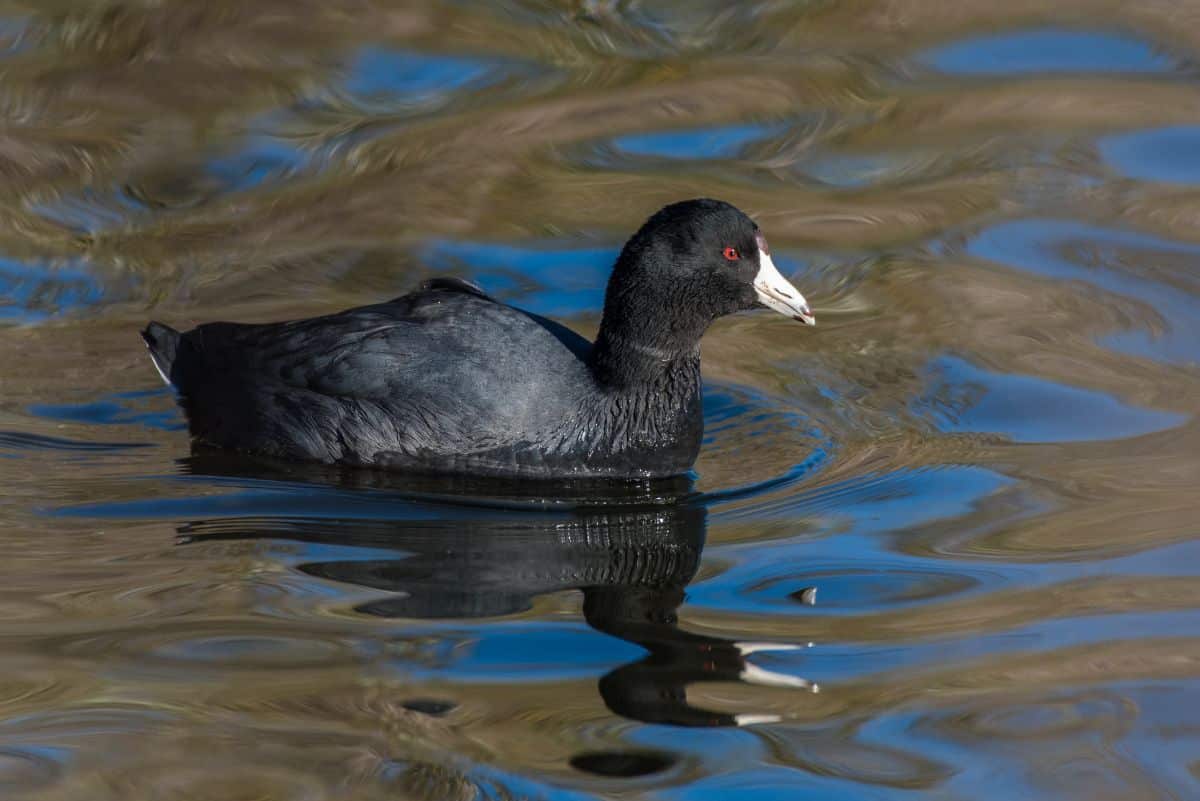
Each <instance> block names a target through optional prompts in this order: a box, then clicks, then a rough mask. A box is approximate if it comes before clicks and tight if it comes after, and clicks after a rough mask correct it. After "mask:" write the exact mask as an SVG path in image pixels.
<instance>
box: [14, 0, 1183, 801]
mask: <svg viewBox="0 0 1200 801" xmlns="http://www.w3.org/2000/svg"><path fill="white" fill-rule="evenodd" d="M1198 52H1200V12H1198V11H1197V9H1196V8H1195V7H1194V6H1193V4H1190V3H1177V2H1166V1H1165V0H1164V2H1148V3H1116V2H1085V1H1083V0H1071V2H1066V3H1054V4H1051V3H1021V2H1016V3H1011V2H1010V3H1001V4H996V3H990V2H989V3H984V2H978V0H966V2H959V3H954V4H945V3H937V2H931V1H930V0H862V2H853V3H851V2H819V3H785V2H774V1H773V0H759V1H758V2H748V3H739V4H736V5H730V4H726V3H717V2H699V3H694V2H689V3H683V2H679V3H667V2H654V3H651V2H645V3H638V2H620V1H614V2H608V1H601V0H595V1H591V2H587V1H584V0H580V2H571V3H564V2H549V1H548V0H546V1H543V2H538V1H536V0H529V2H518V1H517V0H510V2H496V3H487V4H484V3H475V2H466V1H464V2H453V3H450V2H446V3H436V2H427V3H421V2H414V3H407V4H406V3H401V2H399V1H398V0H338V1H337V2H329V1H328V0H326V1H325V2H320V3H317V2H310V1H309V0H287V2H283V0H256V2H253V3H233V2H224V0H212V1H210V2H206V3H194V2H186V0H164V1H163V2H156V3H141V2H132V0H131V1H130V2H125V3H120V2H104V3H101V2H85V1H84V0H38V2H33V0H7V1H6V2H2V3H0V88H2V89H3V91H0V118H2V122H0V182H2V184H3V187H4V190H5V191H3V192H2V193H0V204H2V206H3V214H0V482H2V484H3V486H4V488H5V491H4V493H3V495H2V496H0V536H2V538H3V539H2V542H3V544H4V553H5V559H4V560H3V563H2V564H0V578H2V580H0V638H2V641H3V648H0V796H2V797H3V798H5V799H88V801H102V800H103V799H109V798H111V799H133V798H138V799H140V798H156V799H158V798H161V799H183V798H196V799H201V798H202V799H214V798H221V799H289V801H292V800H297V799H310V798H311V799H316V798H329V799H334V798H336V799H375V798H413V799H438V800H439V801H440V799H475V798H481V799H482V798H492V799H505V798H512V799H539V798H541V799H584V798H600V797H625V798H633V797H647V798H658V799H689V801H694V800H695V799H723V798H763V799H768V798H772V799H773V798H779V799H784V798H787V799H791V798H808V797H812V798H821V799H834V800H836V801H841V800H843V799H845V800H852V801H859V800H860V799H892V798H934V799H960V798H961V799H967V798H970V799H980V798H986V799H997V801H1000V800H1001V799H1004V800H1006V799H1012V798H1038V799H1049V798H1054V799H1060V798H1061V799H1073V798H1078V799H1089V801H1091V800H1093V799H1122V801H1126V800H1129V799H1186V798H1195V797H1198V796H1200V724H1197V721H1196V713H1197V711H1198V710H1200V580H1198V579H1200V576H1198V575H1197V574H1198V573H1200V491H1198V490H1200V424H1198V423H1197V419H1196V415H1197V412H1198V411H1200V302H1198V298H1200V278H1198V276H1200V272H1198V265H1200V72H1198V68H1197V61H1196V54H1197V53H1198ZM701 194H704V195H712V196H716V197H721V198H724V199H727V200H729V201H732V202H734V203H736V204H738V205H739V206H741V207H742V208H744V209H746V210H747V211H749V212H751V213H752V214H754V215H755V216H756V217H757V219H758V220H759V222H760V223H761V225H762V226H763V228H764V230H765V231H766V232H767V234H768V236H770V239H771V242H772V245H773V247H774V250H775V251H776V252H777V254H779V255H778V257H777V262H778V263H779V264H780V266H781V269H782V270H783V271H784V272H785V273H787V274H789V276H790V277H792V278H793V279H794V281H795V283H796V284H797V285H798V286H800V287H801V288H802V289H803V290H804V291H805V293H806V294H807V295H808V296H809V298H810V299H811V300H812V301H813V302H814V306H815V309H816V313H817V315H818V317H819V318H820V321H821V325H820V326H819V327H818V328H816V329H812V330H810V329H804V328H802V327H800V326H797V325H795V324H794V323H791V322H790V321H788V320H785V319H783V318H780V317H776V316H773V315H771V314H769V313H764V314H759V315H746V316H740V317H735V318H732V319H727V320H724V321H722V322H720V323H719V324H718V325H716V326H715V327H714V329H713V330H712V331H711V332H710V333H709V335H708V336H707V338H706V340H705V343H704V357H705V371H706V380H707V386H706V394H705V399H706V418H707V442H706V447H705V451H704V454H703V456H702V459H701V462H700V463H699V464H698V466H697V471H696V476H695V477H694V481H690V482H687V481H685V482H682V483H671V484H667V485H647V486H639V487H632V488H630V489H629V490H628V492H626V493H624V494H623V495H622V496H621V497H612V496H611V493H606V494H605V495H603V496H601V495H598V494H596V492H594V491H593V490H592V489H589V488H586V487H584V488H580V487H573V488H563V487H531V486H520V485H510V486H496V485H484V484H473V483H469V482H467V483H464V482H458V483H454V482H451V483H446V482H442V483H433V482H428V481H426V482H416V481H414V480H411V479H403V478H398V477H390V478H389V477H381V476H356V475H353V474H346V473H339V472H336V471H328V470H312V469H304V468H298V467H294V466H287V465H268V464H248V463H244V462H237V461H231V460H229V459H226V458H221V457H219V456H216V455H213V454H195V455H192V454H190V453H189V448H188V443H187V441H186V436H185V433H184V431H183V430H182V426H181V418H180V416H179V414H178V412H177V411H176V410H175V408H174V406H173V403H172V399H171V397H170V396H169V394H168V393H167V392H166V391H165V390H164V389H162V388H161V387H160V386H159V385H158V380H157V377H156V375H155V373H154V371H153V369H152V367H151V365H150V363H149V361H148V360H147V359H146V357H145V352H144V349H143V348H142V346H141V343H140V342H139V341H138V338H137V335H136V329H137V326H139V325H140V324H141V323H142V321H144V320H145V319H146V318H147V317H148V316H150V315H151V314H153V316H155V317H158V318H160V319H164V320H167V321H170V322H172V323H176V324H180V325H186V324H190V323H194V322H198V321H202V320H211V319H218V318H225V319H241V320H266V319H278V318H286V317H293V316H299V315H304V314H310V313H314V312H318V311H330V310H334V309H336V308H339V307H344V306H346V305H350V304H353V303H364V302H369V301H373V300H378V299H380V298H383V297H390V296H394V295H396V294H400V293H401V292H402V291H404V290H405V289H407V288H409V287H411V286H412V285H413V284H415V283H416V282H417V281H418V280H420V279H421V278H423V277H426V276H427V275H429V274H456V275H462V276H466V277H469V278H472V279H474V280H477V281H479V282H480V283H482V284H483V285H484V286H485V287H486V288H487V289H488V290H489V291H491V292H494V293H496V294H498V295H500V296H501V297H503V298H504V299H506V300H510V301H512V302H515V303H519V304H521V305H523V306H525V307H527V308H530V309H533V310H534V311H537V312H540V313H543V314H549V315H553V316H555V317H558V318H559V319H563V320H565V321H567V322H569V323H570V324H571V325H572V326H574V327H576V328H578V329H579V330H581V331H584V332H587V333H591V332H592V331H594V328H595V325H596V322H597V316H598V312H599V307H600V302H601V291H602V287H603V282H604V280H605V277H606V274H607V270H608V266H609V264H610V262H611V260H612V258H613V255H614V253H615V251H616V249H617V248H618V247H619V246H620V244H621V242H622V241H623V238H624V237H625V236H626V235H627V234H628V233H629V232H630V231H631V230H632V229H633V228H634V227H635V226H636V225H637V224H638V223H639V222H640V221H641V220H642V219H643V218H644V217H645V216H646V215H647V214H648V213H649V212H651V211H653V210H654V209H656V208H657V207H658V206H660V205H662V204H664V203H666V202H669V201H672V200H677V199H680V198H683V197H689V196H695V195H701Z"/></svg>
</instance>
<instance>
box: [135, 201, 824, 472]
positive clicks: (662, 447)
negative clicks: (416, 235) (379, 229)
mask: <svg viewBox="0 0 1200 801" xmlns="http://www.w3.org/2000/svg"><path fill="white" fill-rule="evenodd" d="M756 304H763V305H766V306H768V307H770V308H772V309H775V310H776V311H778V312H781V313H783V314H786V315H788V316H789V317H793V318H794V319H796V320H800V321H802V322H805V323H808V324H810V325H811V324H813V323H814V319H813V316H812V313H811V312H810V311H809V308H808V305H807V303H806V302H805V300H804V297H803V296H802V295H801V294H800V293H799V292H798V291H796V289H795V287H793V286H792V285H791V284H790V283H788V282H787V281H786V280H785V279H784V278H783V276H781V275H780V274H779V271H778V270H776V269H775V265H774V264H773V263H772V262H771V256H770V250H769V249H768V247H767V242H766V239H765V238H764V237H763V235H762V234H761V233H760V232H759V230H758V226H757V225H755V224H754V222H753V221H752V220H751V219H750V218H749V217H747V216H746V215H745V214H743V213H742V212H740V211H738V210H737V209H736V208H734V207H733V206H731V205H729V204H728V203H722V202H720V201H716V200H707V199H701V200H689V201H685V202H682V203H675V204H673V205H670V206H667V207H666V208H664V209H662V210H661V211H659V212H658V213H657V214H655V215H654V216H653V217H651V218H650V219H649V220H648V221H647V222H646V224H645V225H643V226H642V228H641V229H640V230H639V231H638V232H637V233H636V234H634V235H633V237H632V238H631V239H630V240H629V241H628V242H627V243H626V244H625V247H624V249H622V251H621V255H620V256H619V257H618V258H617V263H616V265H615V266H614V268H613V272H612V276H611V278H610V279H609V282H608V290H607V293H606V295H605V300H604V316H603V319H602V321H601V324H600V332H599V334H598V335H597V337H596V342H595V343H594V344H593V343H590V342H588V341H587V340H586V339H584V338H583V337H581V336H579V335H578V334H576V333H575V332H573V331H571V330H570V329H568V328H566V327H564V326H562V325H560V324H558V323H556V322H553V321H552V320H547V319H545V318H543V317H539V316H537V315H535V314H530V313H529V312H525V311H521V310H520V309H515V308H513V307H511V306H507V305H505V304H503V303H500V302H499V301H496V300H495V299H493V298H491V297H489V296H488V295H487V294H485V293H484V292H483V291H482V290H481V289H479V287H476V286H474V285H473V284H470V283H467V282H466V281H461V280H458V279H454V278H435V279H433V280H430V281H426V282H425V283H424V284H422V285H421V286H420V287H419V288H418V289H417V290H416V291H415V292H411V293H409V294H407V295H404V296H402V297H399V298H396V299H395V300H392V301H389V302H387V303H380V304H377V305H373V306H363V307H360V308H356V309H349V310H347V311H344V312H340V313H338V314H331V315H328V316H325V317H314V318H312V319H308V320H294V321H291V322H284V323H269V324H265V325H244V324H239V323H208V324H205V325H201V326H199V327H197V328H195V329H193V330H191V331H188V332H186V333H182V334H181V333H180V332H178V331H175V330H174V329H172V328H170V327H168V326H165V325H163V324H161V323H155V322H152V323H150V324H149V325H148V326H147V327H146V329H145V330H144V331H143V332H142V337H143V338H144V339H145V340H146V344H147V345H148V346H149V348H150V355H151V357H152V358H153V359H154V364H155V366H156V367H157V368H158V370H159V372H160V373H161V374H162V376H163V378H164V379H165V380H166V381H167V383H169V384H170V385H172V386H173V387H175V389H176V390H177V391H178V393H179V400H180V403H181V405H182V406H183V409H184V411H185V412H186V414H187V418H188V423H189V427H190V430H191V434H192V436H193V437H194V438H195V440H196V441H197V442H199V443H203V444H208V445H212V446H216V447H220V448H227V449H231V450H236V451H242V452H247V453H257V454H263V455H266V456H271V457H276V458H282V459H288V460H305V461H318V462H329V463H335V462H336V463H342V464H348V465H357V466H370V467H383V468H391V469H397V470H416V471H427V472H439V473H446V472H449V473H467V474H473V475H491V476H519V477H532V478H559V477H570V476H594V477H617V478H634V477H656V476H670V475H677V474H679V473H683V472H686V471H687V470H688V469H689V468H690V467H691V466H692V463H693V462H694V461H695V459H696V455H697V453H698V452H699V449H700V438H701V433H702V431H703V425H704V421H703V415H702V413H701V408H700V350H699V343H700V337H701V336H702V335H703V334H704V330H705V329H706V328H708V326H709V324H710V323H712V321H713V320H715V319H716V318H718V317H720V316H722V315H725V314H730V313H732V312H736V311H741V310H743V309H749V308H751V307H753V306H755V305H756Z"/></svg>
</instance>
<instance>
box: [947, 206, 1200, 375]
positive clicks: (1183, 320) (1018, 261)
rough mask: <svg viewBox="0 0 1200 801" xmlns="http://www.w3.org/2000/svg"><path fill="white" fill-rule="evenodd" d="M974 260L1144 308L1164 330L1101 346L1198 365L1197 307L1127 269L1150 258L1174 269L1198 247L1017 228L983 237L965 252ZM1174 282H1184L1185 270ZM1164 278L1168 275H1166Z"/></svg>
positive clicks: (1138, 332)
mask: <svg viewBox="0 0 1200 801" xmlns="http://www.w3.org/2000/svg"><path fill="white" fill-rule="evenodd" d="M967 252H968V253H970V254H971V255H974V256H978V257H980V258H984V259H989V260H991V261H996V262H1000V263H1002V264H1007V265H1010V266H1013V267H1017V268H1019V269H1022V270H1028V271H1030V272H1033V273H1038V274H1041V275H1044V276H1047V277H1050V278H1058V279H1066V280H1075V281H1084V282H1086V283H1088V284H1092V285H1093V286H1096V287H1098V288H1100V289H1103V290H1105V291H1107V292H1112V293H1114V294H1116V295H1121V296H1124V297H1126V298H1130V299H1133V300H1138V301H1141V302H1142V303H1145V304H1147V305H1148V306H1149V307H1150V308H1151V309H1152V310H1153V311H1154V312H1155V313H1156V314H1157V315H1160V316H1161V317H1162V319H1163V320H1164V321H1165V323H1166V326H1165V330H1163V331H1161V332H1159V331H1156V330H1154V329H1153V328H1152V327H1151V326H1150V325H1149V323H1142V325H1141V326H1139V327H1138V328H1134V329H1132V330H1129V331H1121V332H1117V333H1112V334H1109V335H1107V336H1105V337H1104V339H1103V342H1104V343H1105V344H1107V345H1109V346H1111V347H1113V348H1115V349H1117V350H1120V351H1124V352H1127V353H1133V354H1137V355H1140V356H1148V357H1150V358H1154V359H1159V360H1162V361H1170V362H1183V363H1188V362H1191V363H1195V362H1196V361H1197V360H1200V301H1198V299H1197V296H1196V295H1195V294H1191V293H1188V292H1186V291H1183V290H1182V288H1181V286H1180V285H1179V283H1180V282H1178V281H1177V282H1175V283H1172V284H1168V283H1165V282H1160V281H1158V280H1155V277H1154V274H1153V273H1151V274H1150V275H1138V274H1136V273H1133V272H1131V271H1130V270H1129V269H1128V265H1129V264H1133V263H1146V262H1149V263H1151V264H1153V263H1154V260H1155V256H1156V254H1161V255H1162V257H1164V261H1165V260H1166V259H1170V261H1169V262H1168V264H1170V265H1172V266H1173V268H1174V269H1181V267H1180V266H1179V262H1180V257H1184V258H1183V259H1182V261H1183V262H1185V263H1186V262H1190V261H1191V260H1193V259H1195V258H1197V257H1200V246H1197V245H1191V244H1185V243H1181V242H1176V241H1172V240H1169V239H1161V238H1158V237H1153V236H1149V235H1147V234H1140V233H1134V232H1131V231H1122V230H1119V229H1113V228H1101V227H1099V226H1092V225H1086V224H1084V223H1079V222H1073V221H1069V220H1053V219H1051V220H1038V219H1029V220H1017V221H1013V222H1004V223H1000V224H998V225H994V226H992V227H990V228H987V229H984V230H983V231H981V232H980V233H979V234H977V235H976V236H975V237H974V238H972V239H971V241H970V242H969V243H968V245H967ZM1182 269H1186V270H1187V272H1184V273H1182V274H1181V275H1180V278H1181V279H1183V282H1185V283H1186V282H1187V281H1189V280H1190V279H1191V271H1190V268H1182ZM1167 275H1169V272H1168V273H1167Z"/></svg>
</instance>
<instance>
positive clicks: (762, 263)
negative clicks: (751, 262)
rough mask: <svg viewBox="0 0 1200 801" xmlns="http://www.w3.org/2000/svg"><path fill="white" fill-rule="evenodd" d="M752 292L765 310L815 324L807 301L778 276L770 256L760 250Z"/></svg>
mask: <svg viewBox="0 0 1200 801" xmlns="http://www.w3.org/2000/svg"><path fill="white" fill-rule="evenodd" d="M754 291H755V292H757V293H758V302H759V303H761V304H762V305H764V306H766V307H767V308H769V309H774V310H775V311H777V312H779V313H780V314H783V315H786V316H788V317H791V318H792V319H793V320H799V321H800V322H802V323H805V324H806V325H816V324H817V318H815V317H813V314H812V311H811V310H810V309H809V308H808V301H806V300H805V299H804V296H803V295H801V294H800V290H798V289H796V287H794V286H792V285H791V284H790V283H789V282H788V280H787V279H786V278H784V277H783V276H782V275H780V274H779V270H777V269H775V262H773V261H771V254H770V253H767V252H766V251H765V250H762V249H760V250H759V251H758V275H756V276H754Z"/></svg>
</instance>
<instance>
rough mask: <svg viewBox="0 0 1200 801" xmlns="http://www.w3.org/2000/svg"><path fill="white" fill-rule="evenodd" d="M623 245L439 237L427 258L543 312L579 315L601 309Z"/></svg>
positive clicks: (423, 255) (444, 269) (439, 270)
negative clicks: (582, 244) (575, 245)
mask: <svg viewBox="0 0 1200 801" xmlns="http://www.w3.org/2000/svg"><path fill="white" fill-rule="evenodd" d="M617 253H618V248H616V247H596V248H579V247H570V246H566V245H565V244H564V243H556V242H553V241H551V242H545V243H532V244H527V245H507V244H498V243H490V242H470V241H461V240H435V241H433V242H430V243H429V244H427V245H426V247H425V248H424V249H423V250H422V252H421V261H422V262H423V263H425V264H427V265H428V266H429V268H430V269H431V270H432V271H434V272H435V273H444V272H452V273H455V274H458V275H462V276H463V277H465V278H469V279H470V280H472V281H475V282H477V283H478V284H479V285H481V286H482V287H483V288H484V289H485V290H486V291H487V292H490V293H492V294H494V295H496V296H497V297H499V298H501V299H503V300H508V301H516V300H518V299H519V302H520V304H521V306H522V308H525V309H528V310H529V311H532V312H535V313H537V314H544V315H547V316H557V317H579V316H581V315H585V314H598V313H599V311H600V309H601V307H603V305H604V287H605V285H606V284H607V283H608V274H609V272H610V271H611V270H612V265H613V262H614V261H615V260H616V258H617Z"/></svg>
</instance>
